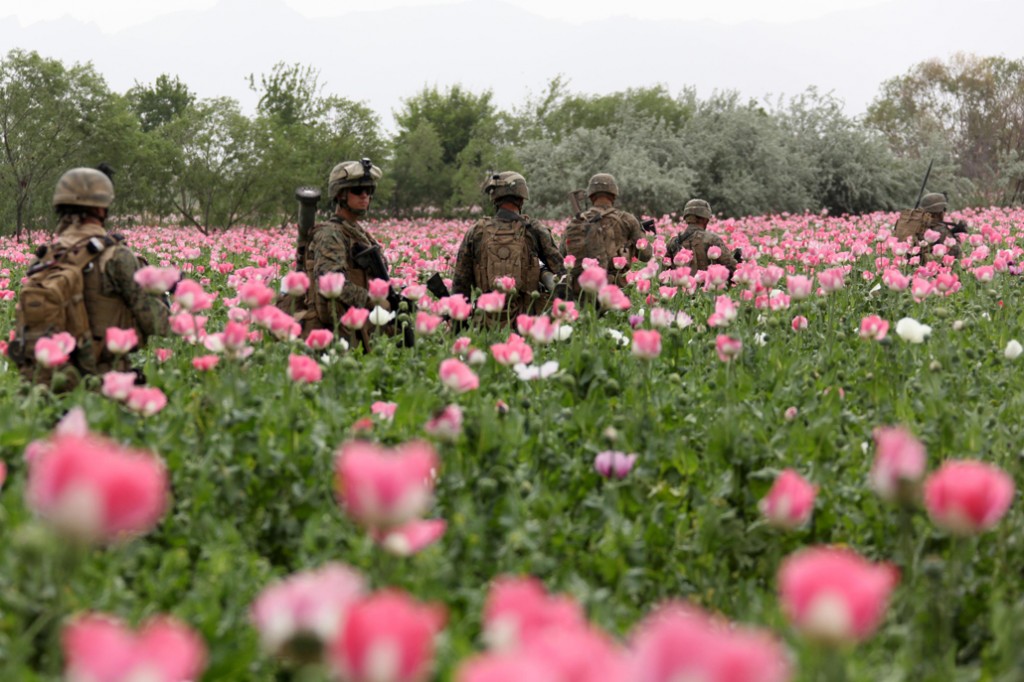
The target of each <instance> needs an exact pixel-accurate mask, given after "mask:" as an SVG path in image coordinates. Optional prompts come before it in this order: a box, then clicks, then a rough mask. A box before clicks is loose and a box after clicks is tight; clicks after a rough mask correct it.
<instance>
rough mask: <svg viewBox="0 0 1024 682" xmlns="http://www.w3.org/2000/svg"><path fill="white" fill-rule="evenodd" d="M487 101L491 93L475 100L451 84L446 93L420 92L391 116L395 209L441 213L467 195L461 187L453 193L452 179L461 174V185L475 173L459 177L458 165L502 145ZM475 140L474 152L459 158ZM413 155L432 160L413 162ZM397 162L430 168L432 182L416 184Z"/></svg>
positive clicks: (466, 170) (412, 177)
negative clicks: (393, 124) (427, 209)
mask: <svg viewBox="0 0 1024 682" xmlns="http://www.w3.org/2000/svg"><path fill="white" fill-rule="evenodd" d="M491 98H492V95H491V92H490V91H489V90H487V91H485V92H483V93H481V94H479V95H475V94H473V93H471V92H468V91H466V90H463V89H462V87H461V86H459V85H454V86H452V87H450V88H448V89H447V90H445V91H444V92H441V91H439V90H438V89H437V88H436V87H434V88H424V89H423V90H422V91H421V92H420V93H418V94H417V95H415V96H413V97H410V98H408V99H406V100H404V101H403V106H402V109H401V111H398V112H396V113H395V121H396V122H397V123H398V135H397V136H396V138H395V149H396V152H395V164H396V169H395V201H394V202H393V203H394V205H395V206H396V207H397V208H400V209H406V210H408V209H411V208H413V207H425V206H435V207H438V208H440V207H443V206H449V207H450V206H453V205H456V204H460V203H461V201H462V200H463V197H464V194H465V190H464V188H461V187H460V189H459V190H458V192H456V189H455V177H456V174H460V176H461V177H460V185H462V184H464V182H463V180H462V178H464V177H466V176H468V175H469V174H471V173H472V172H473V171H475V170H476V168H467V169H463V170H462V171H461V173H460V164H462V163H469V164H475V163H478V161H477V159H478V158H479V157H480V156H481V154H482V155H483V156H492V154H491V149H496V148H497V147H500V146H502V145H501V141H500V140H499V139H498V137H499V133H500V126H499V124H498V118H497V112H496V110H495V107H494V105H493V104H492V102H491ZM434 139H436V143H437V145H439V146H440V152H441V155H440V163H438V160H437V159H436V158H434V157H433V156H432V155H433V154H434V152H435V145H434V143H433V142H432V140H434ZM474 140H475V141H476V142H475V143H474V148H475V149H476V151H475V152H473V153H467V154H462V152H463V150H464V149H466V148H467V146H469V144H470V142H471V141H474ZM414 142H415V144H413V143H414ZM414 150H417V151H419V152H423V153H428V154H431V156H429V157H425V158H422V159H417V158H415V157H414V156H413V151H414ZM460 155H461V157H460ZM495 158H496V157H495ZM399 159H401V163H406V164H409V163H411V164H413V165H415V166H418V167H430V168H432V169H433V170H432V173H433V175H432V177H431V178H430V179H429V181H426V182H423V181H420V180H418V179H417V178H416V177H415V176H414V175H413V174H412V173H410V172H408V171H406V170H403V169H402V168H401V163H400V161H399ZM460 159H461V160H460ZM480 179H481V180H482V179H483V178H482V177H481V178H480ZM427 192H429V193H427Z"/></svg>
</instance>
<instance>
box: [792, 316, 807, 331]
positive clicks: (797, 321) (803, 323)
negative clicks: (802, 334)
mask: <svg viewBox="0 0 1024 682" xmlns="http://www.w3.org/2000/svg"><path fill="white" fill-rule="evenodd" d="M807 324H808V322H807V318H806V317H804V316H803V315H797V316H795V317H794V318H793V322H792V327H793V331H795V332H799V331H803V330H804V329H807Z"/></svg>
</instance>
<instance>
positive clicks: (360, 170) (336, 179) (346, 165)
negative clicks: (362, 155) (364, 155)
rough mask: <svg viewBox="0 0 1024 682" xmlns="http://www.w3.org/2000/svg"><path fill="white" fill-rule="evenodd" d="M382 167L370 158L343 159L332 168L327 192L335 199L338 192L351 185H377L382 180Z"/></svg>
mask: <svg viewBox="0 0 1024 682" xmlns="http://www.w3.org/2000/svg"><path fill="white" fill-rule="evenodd" d="M380 176H381V172H380V168H377V167H376V166H374V165H373V164H372V163H370V160H369V159H362V160H360V161H342V162H341V163H339V164H338V165H337V166H335V167H334V168H332V169H331V174H330V176H329V177H328V178H327V193H328V195H329V196H330V197H331V198H332V199H333V198H334V197H336V196H338V192H340V191H341V190H343V189H348V188H349V187H376V186H377V181H378V180H380Z"/></svg>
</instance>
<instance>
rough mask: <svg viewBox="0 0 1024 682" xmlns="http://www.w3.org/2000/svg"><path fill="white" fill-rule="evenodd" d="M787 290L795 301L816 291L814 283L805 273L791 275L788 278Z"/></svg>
mask: <svg viewBox="0 0 1024 682" xmlns="http://www.w3.org/2000/svg"><path fill="white" fill-rule="evenodd" d="M786 291H788V292H789V297H790V298H791V299H793V300H794V301H800V300H803V299H805V298H807V297H808V296H810V295H811V292H813V291H814V283H813V282H812V281H811V279H810V278H809V277H804V276H803V275H789V276H788V277H787V278H786Z"/></svg>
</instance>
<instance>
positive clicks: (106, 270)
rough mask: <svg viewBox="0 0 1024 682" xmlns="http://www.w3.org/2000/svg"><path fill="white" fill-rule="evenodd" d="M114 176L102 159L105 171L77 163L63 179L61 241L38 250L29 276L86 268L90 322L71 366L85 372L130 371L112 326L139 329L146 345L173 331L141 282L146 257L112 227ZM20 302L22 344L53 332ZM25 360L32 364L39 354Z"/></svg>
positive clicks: (163, 308)
mask: <svg viewBox="0 0 1024 682" xmlns="http://www.w3.org/2000/svg"><path fill="white" fill-rule="evenodd" d="M112 175H113V170H112V169H111V168H110V167H109V166H107V165H106V164H101V165H100V167H99V169H95V168H73V169H71V170H69V171H67V172H66V173H64V174H63V175H62V176H61V177H60V180H58V182H57V187H56V189H55V190H54V193H53V207H54V210H55V211H56V213H57V217H58V222H57V228H56V235H57V239H56V240H55V241H54V242H51V243H50V244H45V245H41V246H40V247H39V248H37V249H36V258H35V260H34V261H33V262H32V263H31V264H30V265H29V268H28V273H29V277H30V278H31V277H33V276H34V275H35V274H36V273H40V274H41V273H43V272H44V271H47V270H51V269H53V268H55V267H56V266H58V265H62V264H67V265H71V266H72V267H76V268H80V271H81V273H82V292H81V295H82V301H83V303H84V307H85V313H86V315H85V316H86V318H87V320H80V321H79V323H80V324H81V325H82V329H79V330H77V332H74V333H72V335H73V336H74V335H76V333H77V334H78V335H79V338H76V339H75V340H76V350H75V352H74V353H73V354H72V364H73V365H74V367H75V368H76V369H77V370H78V371H79V372H80V373H82V374H102V373H105V372H108V371H110V370H121V371H126V370H128V369H130V367H129V364H128V361H127V360H126V359H125V357H124V356H123V355H121V356H117V355H114V354H113V353H111V352H110V351H109V350H108V349H107V348H106V334H107V329H109V328H111V327H117V328H120V329H135V331H136V334H137V336H138V339H139V345H140V346H141V345H142V344H144V343H145V342H146V340H147V339H148V338H149V337H150V336H153V335H163V334H166V333H167V315H168V307H167V305H166V304H165V303H164V302H163V301H162V300H161V299H160V298H158V297H157V296H154V295H151V294H147V293H146V292H144V291H143V290H142V288H141V287H140V286H139V285H138V284H137V283H136V282H135V278H134V276H135V272H136V271H137V270H138V269H139V268H140V259H139V258H138V257H137V256H136V255H135V254H134V253H133V252H132V251H131V249H129V248H128V247H127V246H125V244H124V238H123V237H121V236H120V235H117V234H108V233H107V229H106V220H107V215H108V212H109V209H110V205H111V203H113V201H114V185H113V183H112V182H111V176H112ZM23 293H24V291H23ZM34 305H35V306H37V307H38V306H39V305H40V304H39V303H38V302H35V303H34ZM66 305H69V306H70V305H71V303H70V302H68V303H67V304H66ZM21 308H22V302H19V330H17V334H18V335H19V338H18V339H17V342H18V343H19V344H20V346H21V348H22V349H23V350H25V349H27V346H26V344H34V342H35V341H36V340H37V338H30V337H38V336H39V335H40V334H43V335H48V334H47V333H46V330H32V329H28V328H27V327H28V326H31V325H32V324H34V323H32V322H30V321H29V320H31V319H32V318H34V317H35V315H33V313H32V311H24V310H21ZM53 331H54V332H57V331H68V332H69V333H70V332H72V330H70V329H60V330H56V329H54V330H53ZM26 355H27V353H26ZM20 360H22V361H23V362H24V364H30V363H31V361H32V358H21V359H20ZM19 364H23V363H22V362H19ZM23 366H24V365H23ZM26 376H28V373H26ZM140 377H141V375H140Z"/></svg>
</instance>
